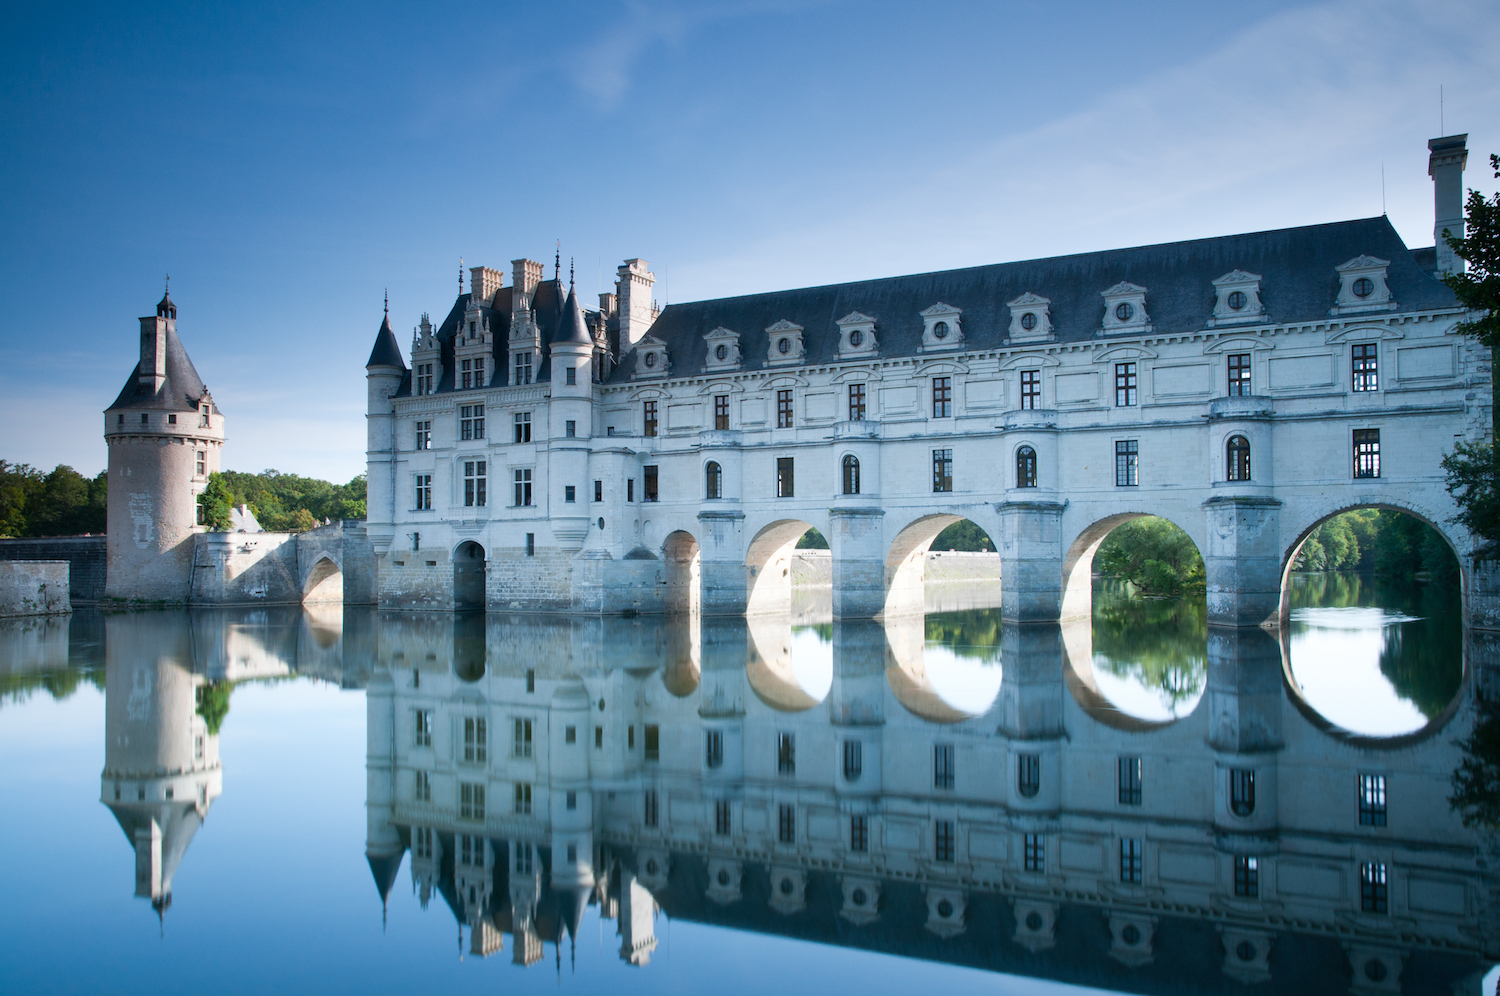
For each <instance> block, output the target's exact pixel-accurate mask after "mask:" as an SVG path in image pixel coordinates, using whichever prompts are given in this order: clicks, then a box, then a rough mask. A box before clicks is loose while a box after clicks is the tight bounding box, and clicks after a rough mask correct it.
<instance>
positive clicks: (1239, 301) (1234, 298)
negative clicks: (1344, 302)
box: [1224, 291, 1357, 311]
mask: <svg viewBox="0 0 1500 996" xmlns="http://www.w3.org/2000/svg"><path fill="white" fill-rule="evenodd" d="M1356 293H1357V292H1356ZM1248 300H1249V298H1247V297H1245V292H1244V291H1232V292H1230V295H1229V296H1228V297H1227V298H1225V299H1224V303H1225V304H1227V305H1229V309H1230V310H1231V311H1243V310H1244V308H1245V302H1246V301H1248Z"/></svg>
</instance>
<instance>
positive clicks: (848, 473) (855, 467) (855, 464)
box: [844, 453, 859, 495]
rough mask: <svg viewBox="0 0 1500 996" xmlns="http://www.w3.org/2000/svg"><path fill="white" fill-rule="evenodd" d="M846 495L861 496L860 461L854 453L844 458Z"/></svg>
mask: <svg viewBox="0 0 1500 996" xmlns="http://www.w3.org/2000/svg"><path fill="white" fill-rule="evenodd" d="M844 494H846V495H857V494H859V460H858V458H856V457H855V456H854V454H853V453H849V454H846V455H845V456H844Z"/></svg>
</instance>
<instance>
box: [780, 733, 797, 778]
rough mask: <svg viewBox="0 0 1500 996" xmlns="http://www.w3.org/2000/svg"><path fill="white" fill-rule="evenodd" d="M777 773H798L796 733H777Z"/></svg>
mask: <svg viewBox="0 0 1500 996" xmlns="http://www.w3.org/2000/svg"><path fill="white" fill-rule="evenodd" d="M776 773H777V774H779V775H795V774H796V773H797V738H796V735H795V734H791V733H778V734H776Z"/></svg>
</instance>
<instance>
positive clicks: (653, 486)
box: [641, 465, 661, 501]
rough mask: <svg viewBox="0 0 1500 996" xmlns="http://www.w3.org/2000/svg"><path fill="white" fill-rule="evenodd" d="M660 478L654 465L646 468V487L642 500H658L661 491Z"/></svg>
mask: <svg viewBox="0 0 1500 996" xmlns="http://www.w3.org/2000/svg"><path fill="white" fill-rule="evenodd" d="M660 480H661V478H660V476H659V474H658V472H657V468H656V467H655V466H654V465H653V466H649V467H647V468H646V488H645V492H644V493H643V494H642V496H641V500H642V501H657V500H658V499H659V498H660V496H661V492H660V491H659V490H658V488H659V482H660Z"/></svg>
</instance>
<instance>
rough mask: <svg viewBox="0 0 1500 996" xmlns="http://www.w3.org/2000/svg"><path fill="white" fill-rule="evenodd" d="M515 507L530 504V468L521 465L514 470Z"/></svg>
mask: <svg viewBox="0 0 1500 996" xmlns="http://www.w3.org/2000/svg"><path fill="white" fill-rule="evenodd" d="M515 485H516V507H517V508H520V507H524V506H526V505H530V504H531V468H529V467H522V468H519V469H517V470H516V472H515Z"/></svg>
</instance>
